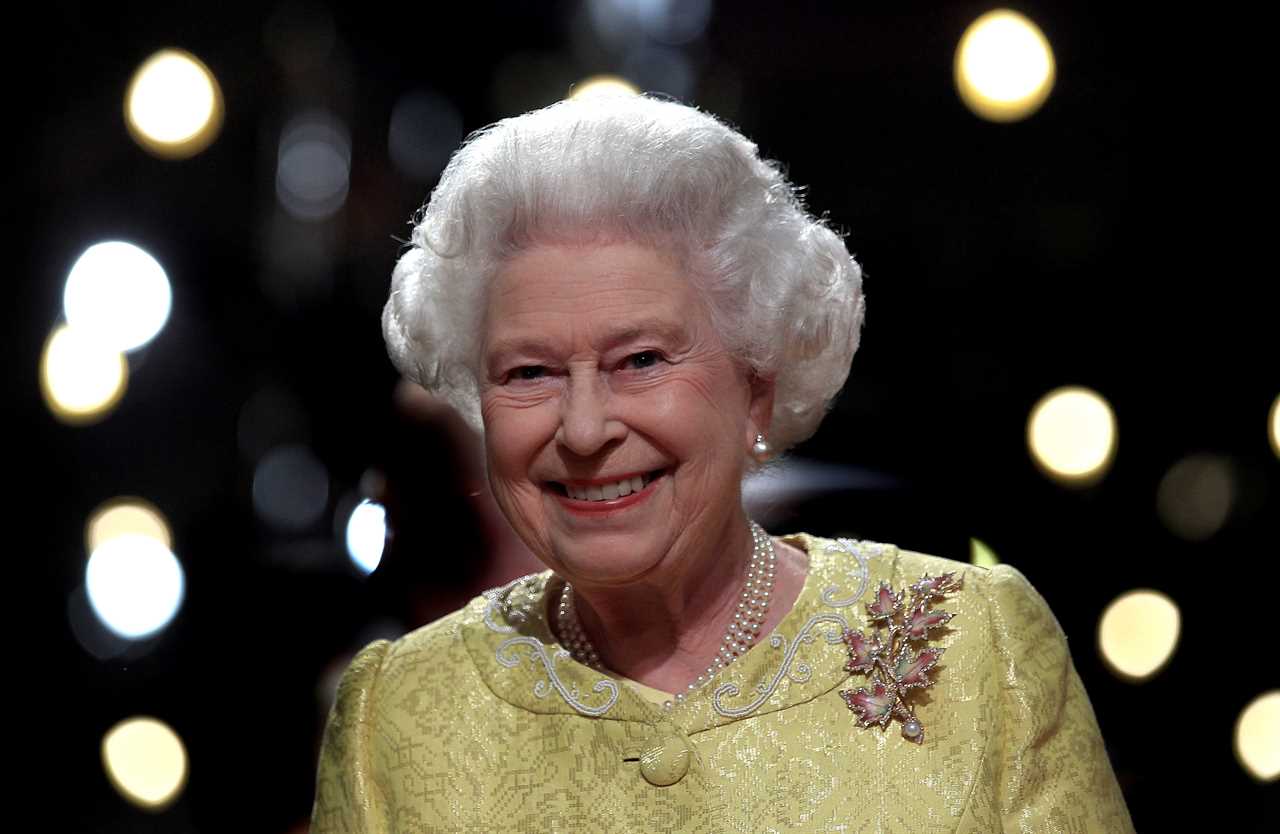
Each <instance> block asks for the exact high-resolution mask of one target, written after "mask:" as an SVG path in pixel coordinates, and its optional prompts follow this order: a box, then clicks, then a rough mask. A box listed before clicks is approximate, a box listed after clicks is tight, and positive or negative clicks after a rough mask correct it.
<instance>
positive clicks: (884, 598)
mask: <svg viewBox="0 0 1280 834" xmlns="http://www.w3.org/2000/svg"><path fill="white" fill-rule="evenodd" d="M901 608H902V594H895V593H894V592H893V588H890V587H889V583H888V582H883V581H882V582H881V583H880V590H879V591H877V592H876V601H875V602H870V603H867V614H868V616H870V617H871V619H873V620H883V619H885V618H887V617H891V616H893V615H894V614H896V613H898V611H899V610H901Z"/></svg>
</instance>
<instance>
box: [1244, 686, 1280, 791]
mask: <svg viewBox="0 0 1280 834" xmlns="http://www.w3.org/2000/svg"><path fill="white" fill-rule="evenodd" d="M1235 749H1236V758H1237V759H1239V760H1240V766H1241V767H1243V768H1244V769H1245V770H1246V771H1248V773H1249V775H1250V776H1252V777H1253V778H1254V779H1257V780H1259V781H1262V782H1273V781H1275V780H1276V779H1280V689H1277V690H1273V691H1271V692H1268V693H1266V694H1265V695H1260V696H1258V697H1257V698H1255V699H1254V700H1253V702H1252V703H1251V704H1249V706H1247V707H1245V708H1244V711H1243V712H1241V713H1240V717H1239V718H1238V719H1236V734H1235Z"/></svg>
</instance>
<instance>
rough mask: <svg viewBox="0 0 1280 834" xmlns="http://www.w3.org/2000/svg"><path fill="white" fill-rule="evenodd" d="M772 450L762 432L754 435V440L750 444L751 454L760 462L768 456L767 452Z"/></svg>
mask: <svg viewBox="0 0 1280 834" xmlns="http://www.w3.org/2000/svg"><path fill="white" fill-rule="evenodd" d="M772 451H773V449H772V447H770V446H769V444H768V443H767V442H766V441H765V439H764V435H763V434H757V435H756V442H755V443H752V444H751V455H752V456H753V457H754V458H755V459H756V460H758V461H760V462H761V463H764V462H765V461H766V460H768V458H769V454H770V453H771V452H772Z"/></svg>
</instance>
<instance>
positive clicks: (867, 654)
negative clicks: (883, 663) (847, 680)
mask: <svg viewBox="0 0 1280 834" xmlns="http://www.w3.org/2000/svg"><path fill="white" fill-rule="evenodd" d="M844 642H845V644H846V645H847V646H848V647H849V662H848V663H846V664H845V667H844V669H845V671H846V672H866V671H870V669H871V668H872V667H873V666H875V662H876V653H877V652H876V645H875V644H874V643H873V642H872V641H871V640H868V639H867V637H866V636H865V635H864V634H863V633H862V632H861V631H848V630H846V631H845V633H844Z"/></svg>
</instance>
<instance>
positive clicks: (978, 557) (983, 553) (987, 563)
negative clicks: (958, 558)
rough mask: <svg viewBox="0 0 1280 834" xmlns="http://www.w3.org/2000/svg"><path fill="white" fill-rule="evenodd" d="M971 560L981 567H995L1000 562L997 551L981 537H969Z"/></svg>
mask: <svg viewBox="0 0 1280 834" xmlns="http://www.w3.org/2000/svg"><path fill="white" fill-rule="evenodd" d="M969 561H970V562H972V563H973V564H975V565H977V566H978V567H980V568H994V567H995V566H996V565H998V564H1000V559H999V558H997V557H996V552H995V551H994V550H992V549H991V548H990V547H988V546H987V543H986V542H984V541H982V540H981V539H969Z"/></svg>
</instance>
